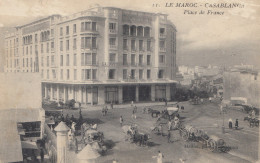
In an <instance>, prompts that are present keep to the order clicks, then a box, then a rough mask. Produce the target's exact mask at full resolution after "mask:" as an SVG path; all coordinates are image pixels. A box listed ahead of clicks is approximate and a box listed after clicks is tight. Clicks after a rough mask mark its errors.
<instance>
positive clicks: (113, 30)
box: [109, 29, 117, 33]
mask: <svg viewBox="0 0 260 163" xmlns="http://www.w3.org/2000/svg"><path fill="white" fill-rule="evenodd" d="M116 32H117V31H116V30H115V29H109V33H116Z"/></svg>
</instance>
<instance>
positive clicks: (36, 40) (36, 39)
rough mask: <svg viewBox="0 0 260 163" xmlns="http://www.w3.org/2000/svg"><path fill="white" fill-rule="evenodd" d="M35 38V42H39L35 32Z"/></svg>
mask: <svg viewBox="0 0 260 163" xmlns="http://www.w3.org/2000/svg"><path fill="white" fill-rule="evenodd" d="M34 37H35V38H34V40H35V42H36V43H37V42H38V35H37V34H35V36H34Z"/></svg>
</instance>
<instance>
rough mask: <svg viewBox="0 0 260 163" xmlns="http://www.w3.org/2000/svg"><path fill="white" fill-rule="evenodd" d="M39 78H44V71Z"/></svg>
mask: <svg viewBox="0 0 260 163" xmlns="http://www.w3.org/2000/svg"><path fill="white" fill-rule="evenodd" d="M41 77H42V78H44V70H42V73H41Z"/></svg>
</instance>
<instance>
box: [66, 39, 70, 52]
mask: <svg viewBox="0 0 260 163" xmlns="http://www.w3.org/2000/svg"><path fill="white" fill-rule="evenodd" d="M66 50H70V40H66Z"/></svg>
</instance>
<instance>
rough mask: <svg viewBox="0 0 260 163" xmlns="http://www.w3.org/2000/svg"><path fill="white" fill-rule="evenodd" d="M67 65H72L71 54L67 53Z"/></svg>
mask: <svg viewBox="0 0 260 163" xmlns="http://www.w3.org/2000/svg"><path fill="white" fill-rule="evenodd" d="M66 61H67V62H66V66H69V65H70V56H69V54H67V60H66Z"/></svg>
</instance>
